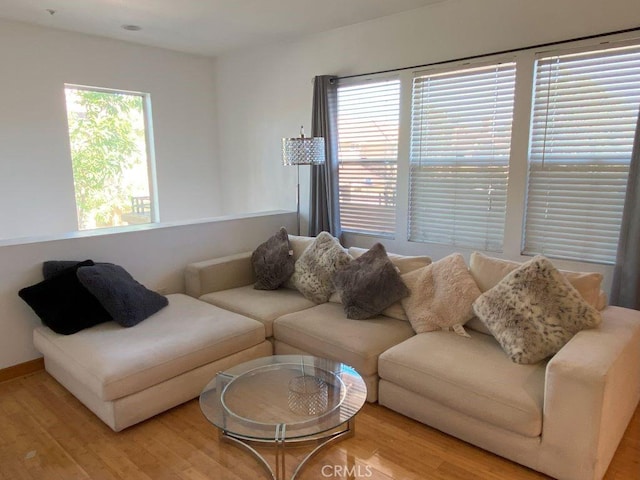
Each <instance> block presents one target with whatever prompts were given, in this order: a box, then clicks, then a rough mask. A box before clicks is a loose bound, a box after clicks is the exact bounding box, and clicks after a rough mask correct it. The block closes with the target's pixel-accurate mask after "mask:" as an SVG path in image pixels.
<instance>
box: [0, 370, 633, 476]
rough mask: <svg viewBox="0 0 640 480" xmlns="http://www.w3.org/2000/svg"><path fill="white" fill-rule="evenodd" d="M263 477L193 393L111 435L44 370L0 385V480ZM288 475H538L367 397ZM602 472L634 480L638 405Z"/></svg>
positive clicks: (300, 453) (291, 461) (299, 452)
mask: <svg viewBox="0 0 640 480" xmlns="http://www.w3.org/2000/svg"><path fill="white" fill-rule="evenodd" d="M265 451H266V453H267V455H268V457H269V458H271V455H269V454H270V452H269V451H268V450H265ZM307 451H308V450H303V449H294V450H292V454H291V455H290V456H289V455H288V456H287V462H288V465H287V469H288V471H290V468H291V467H292V466H293V464H295V463H296V461H297V459H299V458H301V457H302V456H304V454H305V453H306V452H307ZM294 458H295V460H294ZM263 478H264V479H266V478H267V476H266V475H265V472H264V471H263V469H262V468H261V467H260V465H259V464H258V463H257V462H256V461H255V460H254V459H253V458H252V457H250V456H249V455H248V454H246V453H245V452H244V451H242V450H240V449H239V448H238V447H236V446H233V445H229V444H226V443H221V442H220V441H219V439H218V432H217V430H216V429H215V428H214V427H213V426H212V425H210V424H209V423H208V422H207V421H206V420H205V418H204V417H203V416H202V414H201V413H200V408H199V406H198V402H197V400H193V401H191V402H188V403H186V404H184V405H181V406H180V407H177V408H174V409H172V410H170V411H168V412H166V413H164V414H161V415H158V416H156V417H155V418H153V419H151V420H148V421H146V422H143V423H141V424H139V425H136V426H134V427H131V428H129V429H126V430H124V431H123V432H120V433H114V432H113V431H111V430H110V429H109V428H108V427H107V426H106V425H104V424H103V423H102V422H101V421H100V420H98V418H97V417H95V416H94V415H93V413H91V412H90V411H89V410H87V409H86V408H85V407H84V406H82V404H80V402H78V401H77V400H76V399H75V397H73V396H72V395H71V394H70V393H68V392H67V391H66V390H65V389H64V388H63V387H61V386H60V385H59V384H58V383H57V382H56V381H55V380H54V379H53V378H52V377H50V376H49V375H48V374H47V373H46V372H44V371H41V372H38V373H35V374H32V375H29V376H26V377H23V378H18V379H15V380H10V381H7V382H4V383H0V479H2V480H22V479H25V480H26V479H29V480H31V479H34V480H49V479H51V480H72V479H99V480H114V479H122V480H125V479H126V480H136V479H144V480H165V479H167V480H168V479H182V480H205V479H209V480H211V479H224V480H227V479H228V480H255V479H263ZM298 478H299V479H300V480H312V479H324V478H330V479H358V478H363V479H364V478H367V479H373V480H389V479H397V480H400V479H401V480H421V479H435V480H454V479H455V480H458V479H460V480H462V479H464V480H484V479H490V480H507V479H509V480H512V479H522V480H534V479H545V478H548V477H546V476H544V475H541V474H539V473H537V472H534V471H532V470H529V469H526V468H524V467H521V466H519V465H517V464H515V463H512V462H510V461H508V460H505V459H502V458H500V457H498V456H495V455H492V454H490V453H487V452H485V451H483V450H481V449H479V448H476V447H473V446H471V445H469V444H466V443H464V442H462V441H460V440H457V439H455V438H453V437H450V436H448V435H445V434H443V433H440V432H438V431H436V430H433V429H431V428H429V427H426V426H425V425H422V424H420V423H418V422H415V421H413V420H411V419H409V418H406V417H404V416H402V415H399V414H397V413H395V412H392V411H391V410H388V409H386V408H384V407H381V406H378V405H370V404H367V405H366V406H365V408H364V409H363V411H362V412H361V413H360V415H359V416H358V421H357V428H356V435H355V436H354V437H352V438H350V439H347V440H344V441H342V442H340V443H337V444H335V445H334V446H331V447H329V448H327V449H326V450H322V451H321V452H320V453H319V454H318V455H317V456H316V457H314V458H313V459H312V460H311V461H310V462H309V463H308V464H307V465H306V467H305V468H304V470H303V471H302V473H301V475H300V476H299V477H298ZM605 478H606V480H636V479H640V408H639V409H638V410H636V413H635V415H634V418H633V420H632V422H631V425H630V426H629V428H628V429H627V432H626V434H625V436H624V438H623V440H622V443H621V444H620V447H619V448H618V451H617V453H616V455H615V457H614V459H613V462H612V464H611V466H610V467H609V470H608V472H607V475H606V477H605Z"/></svg>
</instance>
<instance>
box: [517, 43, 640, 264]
mask: <svg viewBox="0 0 640 480" xmlns="http://www.w3.org/2000/svg"><path fill="white" fill-rule="evenodd" d="M632 46H635V47H637V48H640V38H637V37H636V38H633V39H629V38H610V39H609V41H599V42H598V43H597V44H594V43H593V42H586V43H584V44H581V45H569V46H563V47H557V48H553V49H547V50H543V49H540V50H537V51H535V52H534V58H533V65H532V74H533V78H532V88H531V116H530V122H529V142H528V151H527V158H526V170H527V180H526V185H525V192H524V205H523V208H524V210H523V216H522V233H521V239H520V254H521V255H523V256H528V257H531V256H534V255H538V254H543V255H545V256H548V257H549V258H554V259H558V260H563V261H572V262H581V263H589V264H595V265H609V266H612V265H613V264H615V256H616V254H615V253H613V256H612V257H610V258H609V259H608V260H606V259H604V258H596V257H597V256H596V255H595V254H594V253H592V254H591V255H590V256H586V255H587V254H584V253H582V254H581V255H582V256H578V255H571V254H564V255H563V254H561V253H557V252H555V251H551V250H547V251H545V250H544V248H542V251H537V250H538V249H537V248H535V246H534V245H531V244H528V243H527V226H528V224H527V212H528V208H529V206H530V202H529V200H530V199H529V195H530V193H529V189H530V188H531V181H530V178H531V175H532V170H533V167H534V163H535V162H534V160H532V159H533V157H535V156H536V155H534V154H533V153H532V150H533V148H534V128H535V124H534V120H535V117H534V113H535V111H534V105H535V102H536V78H535V77H536V72H537V67H538V61H539V60H546V59H550V58H553V57H566V56H571V55H579V54H587V55H588V54H597V53H598V52H604V51H606V50H612V49H618V48H624V47H632ZM550 81H551V80H550ZM547 88H549V87H547ZM638 106H639V107H640V103H639V105H638ZM547 118H548V117H547ZM633 127H635V121H634V122H633ZM545 137H546V132H545ZM616 138H617V137H616ZM544 142H546V138H545V139H544ZM632 145H633V138H631V145H630V147H632ZM544 147H545V144H544V143H543V145H542V148H544ZM630 156H631V153H630ZM542 161H543V163H544V155H543V160H542ZM614 163H615V162H614ZM573 165H574V168H573V170H575V171H585V169H584V168H581V167H582V166H583V165H584V166H588V164H585V163H575V162H573ZM609 168H610V169H611V170H615V169H620V168H622V167H621V165H620V164H617V163H615V164H609ZM626 177H627V178H628V165H627V173H626ZM625 183H626V182H625ZM624 197H625V195H624V193H622V194H621V199H620V202H621V204H620V205H619V208H620V210H621V211H622V209H623V208H624ZM621 221H622V214H620V222H621ZM620 226H621V223H620V224H619V225H618V232H619V228H620ZM535 233H536V234H538V235H540V232H535ZM567 235H568V233H567ZM586 248H587V249H588V250H593V249H595V248H597V245H596V244H589V245H588V246H587V247H586ZM600 257H603V256H602V255H601V256H600Z"/></svg>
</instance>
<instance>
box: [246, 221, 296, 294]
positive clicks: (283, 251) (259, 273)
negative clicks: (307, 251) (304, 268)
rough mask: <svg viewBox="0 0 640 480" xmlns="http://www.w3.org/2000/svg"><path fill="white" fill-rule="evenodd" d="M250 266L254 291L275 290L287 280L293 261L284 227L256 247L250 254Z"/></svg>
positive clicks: (291, 272) (290, 273) (291, 270)
mask: <svg viewBox="0 0 640 480" xmlns="http://www.w3.org/2000/svg"><path fill="white" fill-rule="evenodd" d="M251 265H252V267H253V272H254V274H255V276H256V282H255V284H254V285H253V287H254V288H255V289H256V290H275V289H276V288H278V287H279V286H280V285H282V284H283V283H284V282H286V281H287V280H289V277H291V275H292V274H293V268H294V265H295V260H294V258H293V250H291V245H290V244H289V236H288V235H287V230H286V229H285V228H284V227H281V228H280V230H279V231H278V232H277V233H276V234H275V235H273V236H271V237H269V238H268V239H267V241H265V242H264V243H261V244H260V245H258V248H256V249H255V250H254V251H253V253H252V254H251Z"/></svg>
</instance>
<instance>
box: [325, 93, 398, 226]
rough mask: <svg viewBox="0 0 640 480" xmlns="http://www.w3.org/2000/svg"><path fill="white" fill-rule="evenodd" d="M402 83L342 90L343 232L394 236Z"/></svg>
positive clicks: (340, 107) (339, 135) (341, 162)
mask: <svg viewBox="0 0 640 480" xmlns="http://www.w3.org/2000/svg"><path fill="white" fill-rule="evenodd" d="M399 113H400V81H399V80H385V81H370V82H367V83H361V84H358V85H341V86H339V87H338V119H337V122H338V161H339V170H338V175H339V192H340V222H341V226H342V229H343V230H345V231H352V232H359V233H369V234H376V235H381V236H388V237H390V236H393V234H394V232H395V223H396V177H397V164H398V125H399Z"/></svg>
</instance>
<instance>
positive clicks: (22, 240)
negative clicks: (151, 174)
mask: <svg viewBox="0 0 640 480" xmlns="http://www.w3.org/2000/svg"><path fill="white" fill-rule="evenodd" d="M287 213H291V214H295V212H293V211H289V210H271V211H265V212H252V213H241V214H234V215H221V216H219V217H208V218H198V219H193V220H182V221H174V222H158V223H145V224H140V225H127V226H123V227H110V228H97V229H93V230H82V231H75V232H67V233H58V234H52V235H38V236H29V237H18V238H6V239H0V247H9V246H12V245H26V244H30V243H43V242H55V241H57V240H69V239H74V238H87V237H102V236H108V235H119V234H123V233H134V232H141V231H147V230H158V229H163V228H176V227H184V226H189V225H200V224H204V223H218V222H228V221H233V220H242V219H245V218H254V217H267V216H270V215H282V214H287Z"/></svg>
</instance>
